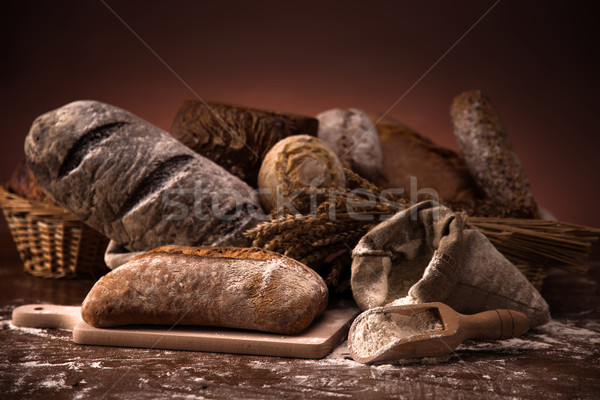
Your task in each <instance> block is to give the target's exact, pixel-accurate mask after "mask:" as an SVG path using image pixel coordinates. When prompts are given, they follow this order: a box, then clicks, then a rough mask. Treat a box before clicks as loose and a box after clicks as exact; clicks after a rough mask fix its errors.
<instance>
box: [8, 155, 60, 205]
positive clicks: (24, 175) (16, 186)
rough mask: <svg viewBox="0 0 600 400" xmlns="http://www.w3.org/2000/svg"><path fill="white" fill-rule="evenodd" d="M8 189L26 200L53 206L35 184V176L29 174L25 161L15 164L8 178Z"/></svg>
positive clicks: (29, 170) (31, 173)
mask: <svg viewBox="0 0 600 400" xmlns="http://www.w3.org/2000/svg"><path fill="white" fill-rule="evenodd" d="M8 188H9V190H11V191H12V192H14V193H16V194H18V195H19V196H21V197H24V198H26V199H27V200H35V201H41V202H46V203H49V204H54V202H53V201H52V200H51V199H50V198H49V197H48V196H46V193H44V191H43V190H42V188H41V187H40V185H38V183H37V182H36V180H35V176H33V172H31V169H29V167H28V166H27V163H26V162H25V160H23V161H21V162H20V163H19V164H17V166H16V168H15V169H14V171H13V173H12V175H11V177H10V181H9V182H8Z"/></svg>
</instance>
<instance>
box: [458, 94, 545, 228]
mask: <svg viewBox="0 0 600 400" xmlns="http://www.w3.org/2000/svg"><path fill="white" fill-rule="evenodd" d="M450 115H451V116H452V122H453V124H454V135H455V136H456V139H457V140H458V146H459V149H460V154H461V156H462V157H463V158H464V160H465V161H466V164H467V166H468V168H469V171H470V172H471V175H472V176H473V178H474V179H475V181H476V182H477V184H478V186H479V187H480V188H481V189H482V190H483V191H484V193H485V195H486V197H487V198H488V199H490V200H492V201H494V202H495V203H496V204H498V205H502V206H505V207H511V208H515V209H522V210H525V211H526V213H528V214H530V215H531V216H533V217H537V205H536V202H535V199H534V198H533V194H532V192H531V187H530V185H529V180H528V179H527V176H526V175H525V171H524V170H523V167H522V166H521V161H520V160H519V157H518V156H517V153H516V152H515V150H514V148H513V145H512V142H511V140H510V138H509V137H508V134H507V132H506V128H505V127H504V124H502V121H501V120H500V117H499V116H498V113H497V112H496V110H495V108H494V106H493V105H492V102H491V101H490V98H489V97H488V96H486V95H485V94H484V93H482V92H481V91H480V90H469V91H466V92H463V93H461V94H460V95H458V96H456V97H455V98H454V100H453V101H452V106H451V108H450Z"/></svg>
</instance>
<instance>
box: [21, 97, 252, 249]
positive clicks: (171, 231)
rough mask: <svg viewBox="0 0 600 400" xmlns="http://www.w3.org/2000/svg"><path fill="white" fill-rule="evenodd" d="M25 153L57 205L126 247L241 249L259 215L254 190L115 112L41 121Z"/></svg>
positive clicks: (57, 115)
mask: <svg viewBox="0 0 600 400" xmlns="http://www.w3.org/2000/svg"><path fill="white" fill-rule="evenodd" d="M25 155H26V158H27V163H28V165H29V166H30V167H31V169H32V171H33V173H34V175H35V178H36V179H37V181H38V183H39V184H40V186H42V188H43V189H44V190H45V191H46V192H47V193H49V194H50V195H51V196H52V197H53V198H54V199H55V200H56V201H57V202H58V203H59V204H60V205H61V206H63V207H64V208H66V209H68V210H69V211H71V212H72V213H73V214H75V215H76V216H77V217H78V218H79V219H81V220H82V221H83V222H85V223H87V224H88V225H90V226H92V227H93V228H95V229H96V230H98V231H100V232H102V233H104V235H105V236H107V237H109V238H110V239H113V240H114V241H115V242H117V243H119V244H121V245H123V246H124V247H126V248H127V249H128V250H132V251H136V250H148V249H151V248H154V247H158V246H161V245H164V244H180V245H245V244H246V243H245V240H244V238H243V236H242V232H243V231H244V230H246V229H247V228H249V227H251V226H253V225H254V224H255V223H256V219H260V218H261V216H262V215H263V212H262V209H261V208H260V205H259V201H258V198H257V196H256V195H255V194H254V192H253V190H252V189H251V188H250V187H249V186H248V185H247V184H246V183H244V182H242V181H241V180H240V179H238V178H237V177H235V176H233V175H231V174H230V173H228V172H227V171H225V170H224V169H223V168H221V167H220V166H218V165H216V164H215V163H213V162H212V161H210V160H208V159H206V158H204V157H202V156H200V155H198V154H197V153H195V152H194V151H192V150H191V149H189V148H188V147H186V146H185V145H183V144H181V143H180V142H178V141H177V140H176V139H174V138H173V137H172V136H170V135H169V134H168V133H166V132H164V131H162V130H161V129H159V128H157V127H155V126H153V125H151V124H150V123H148V122H146V121H144V120H142V119H140V118H138V117H136V116H135V115H133V114H131V113H129V112H127V111H125V110H122V109H120V108H117V107H114V106H111V105H108V104H104V103H100V102H96V101H76V102H73V103H70V104H67V105H65V106H63V107H61V108H59V109H57V110H54V111H50V112H48V113H46V114H44V115H42V116H40V117H38V118H37V119H36V120H35V121H34V123H33V125H32V127H31V130H30V132H29V135H28V136H27V138H26V140H25Z"/></svg>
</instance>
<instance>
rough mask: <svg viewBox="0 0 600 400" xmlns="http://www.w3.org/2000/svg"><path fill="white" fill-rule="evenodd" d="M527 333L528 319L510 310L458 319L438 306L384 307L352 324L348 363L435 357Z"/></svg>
mask: <svg viewBox="0 0 600 400" xmlns="http://www.w3.org/2000/svg"><path fill="white" fill-rule="evenodd" d="M377 314H384V315H377ZM394 324H396V325H394ZM401 325H406V326H401ZM408 325H414V326H419V327H420V328H419V329H420V330H417V331H415V329H412V328H411V329H409V327H408ZM390 329H391V330H390ZM528 329H529V320H528V318H527V316H525V314H523V313H520V312H518V311H514V310H504V309H498V310H490V311H484V312H481V313H478V314H474V315H463V314H459V313H457V312H456V311H454V310H453V309H452V308H450V307H449V306H447V305H446V304H443V303H423V304H410V305H401V306H385V307H377V308H373V309H371V310H368V311H365V312H363V313H362V314H360V315H359V316H358V317H357V318H356V319H355V320H354V323H353V324H352V326H351V327H350V332H349V334H348V347H349V348H350V353H351V355H352V358H354V360H356V361H358V362H361V363H373V362H380V361H394V360H399V359H410V358H420V357H440V356H445V355H447V354H450V353H451V352H452V351H453V350H454V349H455V348H456V347H458V345H459V344H461V343H462V342H463V341H465V340H470V339H487V340H499V339H509V338H513V337H517V336H520V335H522V334H523V333H525V332H527V330H528ZM387 331H389V332H387ZM405 332H411V333H409V334H404V333H405Z"/></svg>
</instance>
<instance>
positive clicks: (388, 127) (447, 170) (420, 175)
mask: <svg viewBox="0 0 600 400" xmlns="http://www.w3.org/2000/svg"><path fill="white" fill-rule="evenodd" d="M371 119H372V120H373V121H377V124H376V127H377V131H378V133H379V141H380V142H381V150H382V151H383V167H382V171H381V178H380V179H379V180H377V182H376V183H378V184H379V185H380V186H382V187H384V188H387V189H404V194H403V196H404V197H406V198H410V196H411V193H410V190H411V177H415V178H416V182H415V184H416V186H417V188H418V189H427V188H432V189H434V190H435V191H437V192H438V194H439V196H440V198H441V199H442V200H444V201H447V202H455V201H471V200H473V199H474V198H476V197H477V196H478V193H477V192H478V189H477V186H476V184H475V183H474V181H473V179H472V178H471V176H470V174H469V171H468V169H467V166H466V164H465V162H464V160H462V159H461V158H460V157H459V156H458V155H457V154H456V153H455V152H453V151H452V150H449V149H445V148H443V147H441V146H438V145H436V144H435V143H433V142H432V141H431V140H429V139H428V138H426V137H424V136H422V135H420V134H418V133H417V132H415V131H413V130H412V129H410V128H408V127H406V126H404V125H402V124H401V123H399V122H397V121H395V120H394V119H392V118H389V117H384V118H380V116H379V115H371ZM414 195H415V194H413V196H414ZM411 200H414V199H411ZM419 200H422V199H421V198H419Z"/></svg>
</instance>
